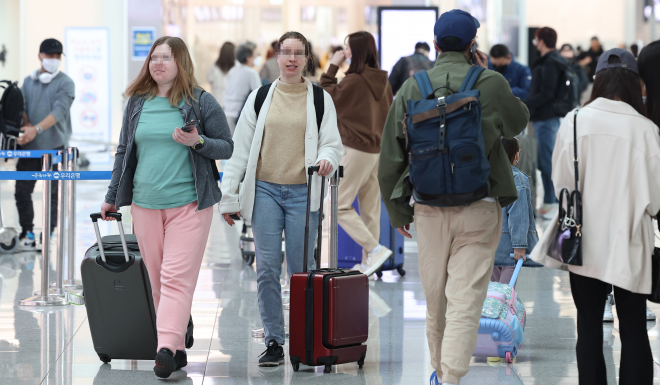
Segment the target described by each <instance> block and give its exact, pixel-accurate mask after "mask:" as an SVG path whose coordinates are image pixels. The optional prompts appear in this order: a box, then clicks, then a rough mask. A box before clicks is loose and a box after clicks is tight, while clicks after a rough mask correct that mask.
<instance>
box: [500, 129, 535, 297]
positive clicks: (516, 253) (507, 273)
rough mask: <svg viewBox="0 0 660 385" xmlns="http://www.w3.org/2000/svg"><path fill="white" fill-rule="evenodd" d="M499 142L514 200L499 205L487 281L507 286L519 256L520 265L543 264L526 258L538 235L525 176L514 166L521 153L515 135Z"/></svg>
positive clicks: (532, 265)
mask: <svg viewBox="0 0 660 385" xmlns="http://www.w3.org/2000/svg"><path fill="white" fill-rule="evenodd" d="M501 141H502V146H503V147H504V151H505V152H506V155H507V157H508V158H509V162H510V163H511V171H512V172H513V180H514V181H515V182H516V190H517V191H518V199H517V200H516V201H515V202H513V203H511V204H510V205H508V206H506V207H502V218H503V219H502V236H501V237H500V244H499V245H498V246H497V251H496V252H495V266H494V267H493V275H491V277H490V280H491V282H500V283H505V284H507V285H508V284H509V282H511V277H512V276H513V272H514V270H515V265H516V261H518V260H519V259H521V258H522V259H523V260H524V262H523V266H524V267H542V266H543V265H540V264H538V263H536V262H534V261H532V260H531V259H529V258H528V257H527V255H529V254H530V253H531V252H532V250H533V249H534V246H536V243H538V241H539V236H538V234H537V232H536V222H535V220H534V202H532V192H531V187H530V184H529V177H528V176H527V175H526V174H525V173H524V172H522V171H520V170H519V169H518V168H517V167H516V165H518V162H519V161H520V152H521V149H520V144H519V143H518V138H513V139H507V138H502V139H501ZM511 254H513V258H511Z"/></svg>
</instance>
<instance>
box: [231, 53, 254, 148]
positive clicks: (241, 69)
mask: <svg viewBox="0 0 660 385" xmlns="http://www.w3.org/2000/svg"><path fill="white" fill-rule="evenodd" d="M236 60H238V63H239V64H238V65H236V66H234V67H232V69H230V70H229V72H228V73H227V85H226V86H225V100H224V102H225V105H224V109H225V115H226V116H227V123H229V129H230V130H231V134H232V135H234V129H235V128H236V121H237V120H238V117H239V116H240V114H241V109H242V108H243V105H244V104H245V100H246V99H247V97H248V95H250V92H252V91H254V90H256V89H257V88H259V87H261V79H260V78H259V73H258V72H257V71H256V70H255V69H254V68H252V67H253V66H254V50H253V49H252V47H251V46H250V45H249V44H241V45H239V46H238V47H237V48H236Z"/></svg>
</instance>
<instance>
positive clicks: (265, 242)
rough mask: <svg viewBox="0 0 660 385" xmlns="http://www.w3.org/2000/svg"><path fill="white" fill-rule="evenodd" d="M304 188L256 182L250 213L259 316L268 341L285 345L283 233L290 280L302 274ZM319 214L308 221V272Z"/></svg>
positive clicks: (312, 257) (305, 208) (305, 205)
mask: <svg viewBox="0 0 660 385" xmlns="http://www.w3.org/2000/svg"><path fill="white" fill-rule="evenodd" d="M306 212H307V185H306V184H297V185H280V184H275V183H268V182H263V181H260V180H257V182H256V191H255V198H254V210H253V213H252V231H253V233H254V246H255V249H256V259H257V261H256V262H257V296H258V299H259V312H260V314H261V321H262V323H263V325H264V332H265V334H266V340H265V342H266V345H268V342H269V341H270V340H275V341H276V342H277V343H278V344H280V345H283V344H284V312H283V310H282V287H281V286H280V274H281V273H282V231H284V237H285V239H286V264H287V273H288V274H289V277H291V275H293V273H300V272H302V271H303V257H304V253H303V250H304V249H305V247H304V238H305V237H304V234H305V214H306ZM318 220H319V212H318V211H317V212H314V213H311V214H310V217H309V227H310V230H309V232H310V234H309V249H308V250H309V258H308V260H307V270H312V269H313V268H314V244H315V243H314V242H315V241H316V234H317V232H318Z"/></svg>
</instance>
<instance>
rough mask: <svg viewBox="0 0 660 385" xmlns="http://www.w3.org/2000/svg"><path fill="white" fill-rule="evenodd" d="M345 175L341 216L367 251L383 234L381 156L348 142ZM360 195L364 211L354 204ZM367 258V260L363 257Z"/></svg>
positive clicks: (340, 193)
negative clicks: (361, 149) (379, 169)
mask: <svg viewBox="0 0 660 385" xmlns="http://www.w3.org/2000/svg"><path fill="white" fill-rule="evenodd" d="M344 151H345V152H344V157H343V158H341V165H342V166H344V178H343V179H342V180H341V186H340V188H339V196H338V200H339V215H338V216H337V220H338V222H339V225H340V226H341V228H342V229H344V231H346V233H347V234H348V235H349V236H350V237H351V238H353V240H354V241H355V242H357V244H359V245H360V246H362V248H363V249H364V253H363V255H364V254H366V253H368V252H369V251H371V250H373V249H374V248H375V247H376V246H378V244H379V243H378V239H379V238H380V187H379V185H378V159H379V158H380V154H370V153H368V152H363V151H358V150H356V149H353V148H350V147H347V146H344ZM356 196H357V199H358V205H359V208H360V215H358V213H357V212H356V211H355V209H354V208H353V201H355V197H356ZM363 262H364V261H363Z"/></svg>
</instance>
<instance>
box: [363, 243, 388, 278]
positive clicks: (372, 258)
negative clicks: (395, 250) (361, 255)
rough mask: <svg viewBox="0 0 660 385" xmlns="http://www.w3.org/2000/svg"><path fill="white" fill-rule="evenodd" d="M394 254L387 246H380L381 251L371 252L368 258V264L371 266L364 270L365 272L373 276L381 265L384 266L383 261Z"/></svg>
mask: <svg viewBox="0 0 660 385" xmlns="http://www.w3.org/2000/svg"><path fill="white" fill-rule="evenodd" d="M391 256H392V250H390V249H388V248H387V247H385V246H382V245H381V246H380V251H379V252H378V253H370V254H369V258H367V264H368V265H369V268H368V269H367V270H366V271H364V274H366V275H368V276H372V275H373V274H374V273H375V272H377V271H378V270H379V269H380V267H381V266H383V263H385V261H387V260H388V258H389V257H391Z"/></svg>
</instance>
